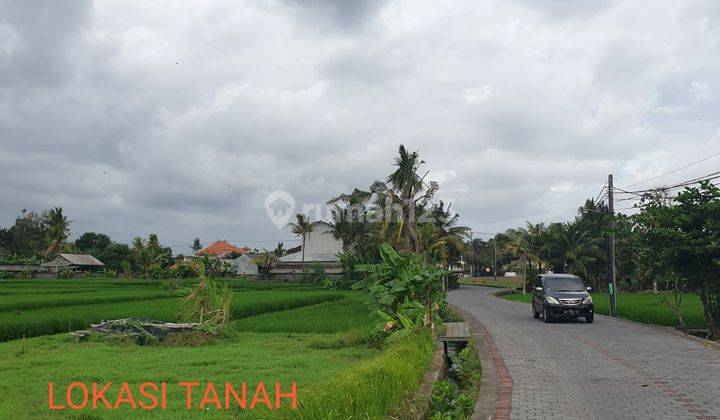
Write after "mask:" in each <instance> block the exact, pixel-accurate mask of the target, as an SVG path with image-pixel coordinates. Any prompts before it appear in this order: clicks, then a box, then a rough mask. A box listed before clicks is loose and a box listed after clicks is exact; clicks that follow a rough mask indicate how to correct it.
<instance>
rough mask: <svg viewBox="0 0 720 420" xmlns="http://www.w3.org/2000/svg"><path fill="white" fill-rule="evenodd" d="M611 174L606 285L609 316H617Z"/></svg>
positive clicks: (609, 176) (609, 177)
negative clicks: (608, 299) (608, 298)
mask: <svg viewBox="0 0 720 420" xmlns="http://www.w3.org/2000/svg"><path fill="white" fill-rule="evenodd" d="M613 192H614V187H613V176H612V174H610V175H608V186H607V195H608V213H609V215H610V218H609V226H608V227H609V232H608V278H607V283H608V284H607V287H608V295H609V297H610V316H612V317H616V316H617V301H616V296H617V282H616V280H615V205H614V201H613Z"/></svg>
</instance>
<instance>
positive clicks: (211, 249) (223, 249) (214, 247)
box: [197, 241, 250, 259]
mask: <svg viewBox="0 0 720 420" xmlns="http://www.w3.org/2000/svg"><path fill="white" fill-rule="evenodd" d="M249 252H250V248H248V247H242V248H238V247H236V246H234V245H230V244H229V243H228V242H227V241H217V242H215V243H213V244H211V245H209V246H208V247H207V248H203V249H201V250H200V251H198V252H197V255H214V256H216V257H219V258H223V259H226V258H228V257H231V256H233V255H243V254H247V253H249Z"/></svg>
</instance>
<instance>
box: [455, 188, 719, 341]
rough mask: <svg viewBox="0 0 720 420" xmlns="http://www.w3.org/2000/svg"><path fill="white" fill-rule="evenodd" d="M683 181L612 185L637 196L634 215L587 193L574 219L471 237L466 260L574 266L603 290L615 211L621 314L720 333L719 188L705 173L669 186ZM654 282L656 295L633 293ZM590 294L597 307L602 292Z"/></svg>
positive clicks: (479, 264)
mask: <svg viewBox="0 0 720 420" xmlns="http://www.w3.org/2000/svg"><path fill="white" fill-rule="evenodd" d="M680 187H684V188H683V189H682V190H681V191H680V192H679V193H677V194H675V195H673V194H672V193H671V192H672V191H671V190H672V188H658V189H649V190H642V191H634V192H626V191H623V190H618V191H615V193H616V194H619V195H620V196H621V197H624V198H623V199H624V200H630V201H633V202H634V203H635V204H634V207H633V208H634V209H636V214H634V215H631V216H628V215H625V214H616V215H613V216H611V215H610V214H609V213H608V209H607V207H606V205H605V203H604V202H603V201H602V200H596V199H589V200H587V201H586V202H585V203H584V204H583V206H581V207H580V208H579V209H578V215H577V217H575V219H574V220H572V221H569V222H562V223H551V224H549V225H545V224H544V223H530V222H528V223H527V225H526V226H525V227H521V228H516V229H508V230H507V231H505V232H504V233H500V234H497V235H495V236H494V237H493V238H490V239H489V240H487V241H485V240H482V239H475V240H473V242H472V249H471V250H470V252H469V253H468V255H467V256H466V260H468V261H471V263H472V265H474V268H475V272H481V271H482V270H484V269H485V268H488V267H495V266H497V267H498V271H499V272H504V271H515V272H517V273H519V274H521V273H523V272H526V273H527V281H528V282H531V281H532V280H533V279H534V278H535V276H536V275H537V274H539V273H547V272H554V273H571V274H575V275H577V276H579V277H580V278H581V279H583V281H584V282H585V283H586V284H588V285H591V286H592V287H593V289H594V290H596V291H606V285H607V278H608V264H607V251H606V240H607V238H608V235H609V233H610V228H609V226H611V223H610V221H611V218H612V222H613V224H612V225H613V226H614V230H613V232H614V234H615V256H616V273H615V274H616V278H617V282H618V289H619V292H620V293H621V294H620V295H619V296H618V299H617V301H618V303H617V309H618V312H619V314H620V315H621V316H627V317H629V318H633V319H636V320H639V321H641V322H651V323H657V324H661V325H672V326H678V327H686V326H687V327H699V326H705V327H706V328H707V329H708V334H709V336H711V337H716V338H718V337H720V264H719V263H718V261H720V223H719V222H718V221H719V220H720V189H718V187H717V186H715V185H713V184H712V183H711V182H710V181H709V180H698V181H695V182H689V183H686V184H684V185H679V186H676V187H673V188H680ZM623 194H624V195H623ZM528 290H530V287H528ZM654 290H657V291H658V292H660V293H658V294H657V295H655V296H653V297H649V296H648V297H646V296H644V295H642V294H641V295H631V294H630V293H636V292H645V291H654ZM510 299H515V297H510ZM595 302H596V305H597V304H598V302H599V304H600V306H599V307H598V311H601V313H602V310H603V305H604V304H603V303H602V302H603V295H602V294H598V298H597V300H596V301H595ZM698 304H699V305H700V313H701V315H702V319H699V317H698V315H697V314H698V312H697V308H698ZM663 307H664V308H663ZM623 314H624V315H623ZM668 315H669V316H668Z"/></svg>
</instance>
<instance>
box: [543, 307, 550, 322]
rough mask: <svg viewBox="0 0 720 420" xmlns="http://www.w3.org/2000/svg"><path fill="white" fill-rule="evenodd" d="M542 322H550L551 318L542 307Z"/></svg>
mask: <svg viewBox="0 0 720 420" xmlns="http://www.w3.org/2000/svg"><path fill="white" fill-rule="evenodd" d="M543 320H544V321H545V322H550V321H552V317H551V316H550V313H549V312H548V310H547V308H546V307H544V306H543Z"/></svg>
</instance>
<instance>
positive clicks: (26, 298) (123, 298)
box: [0, 289, 172, 312]
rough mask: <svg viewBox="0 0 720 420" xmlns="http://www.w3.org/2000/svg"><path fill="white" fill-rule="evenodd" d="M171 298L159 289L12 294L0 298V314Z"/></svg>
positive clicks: (167, 293)
mask: <svg viewBox="0 0 720 420" xmlns="http://www.w3.org/2000/svg"><path fill="white" fill-rule="evenodd" d="M170 296H172V295H171V294H170V293H169V292H167V291H165V292H163V291H161V290H159V289H154V290H153V289H130V290H122V291H118V290H100V291H93V292H71V293H67V291H62V292H61V293H54V294H50V293H44V294H35V292H31V293H30V294H22V295H20V294H12V295H4V296H0V312H7V311H16V310H20V311H24V310H28V309H39V308H53V307H58V306H71V305H82V304H93V303H110V302H129V301H134V300H148V299H158V298H164V297H170Z"/></svg>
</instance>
